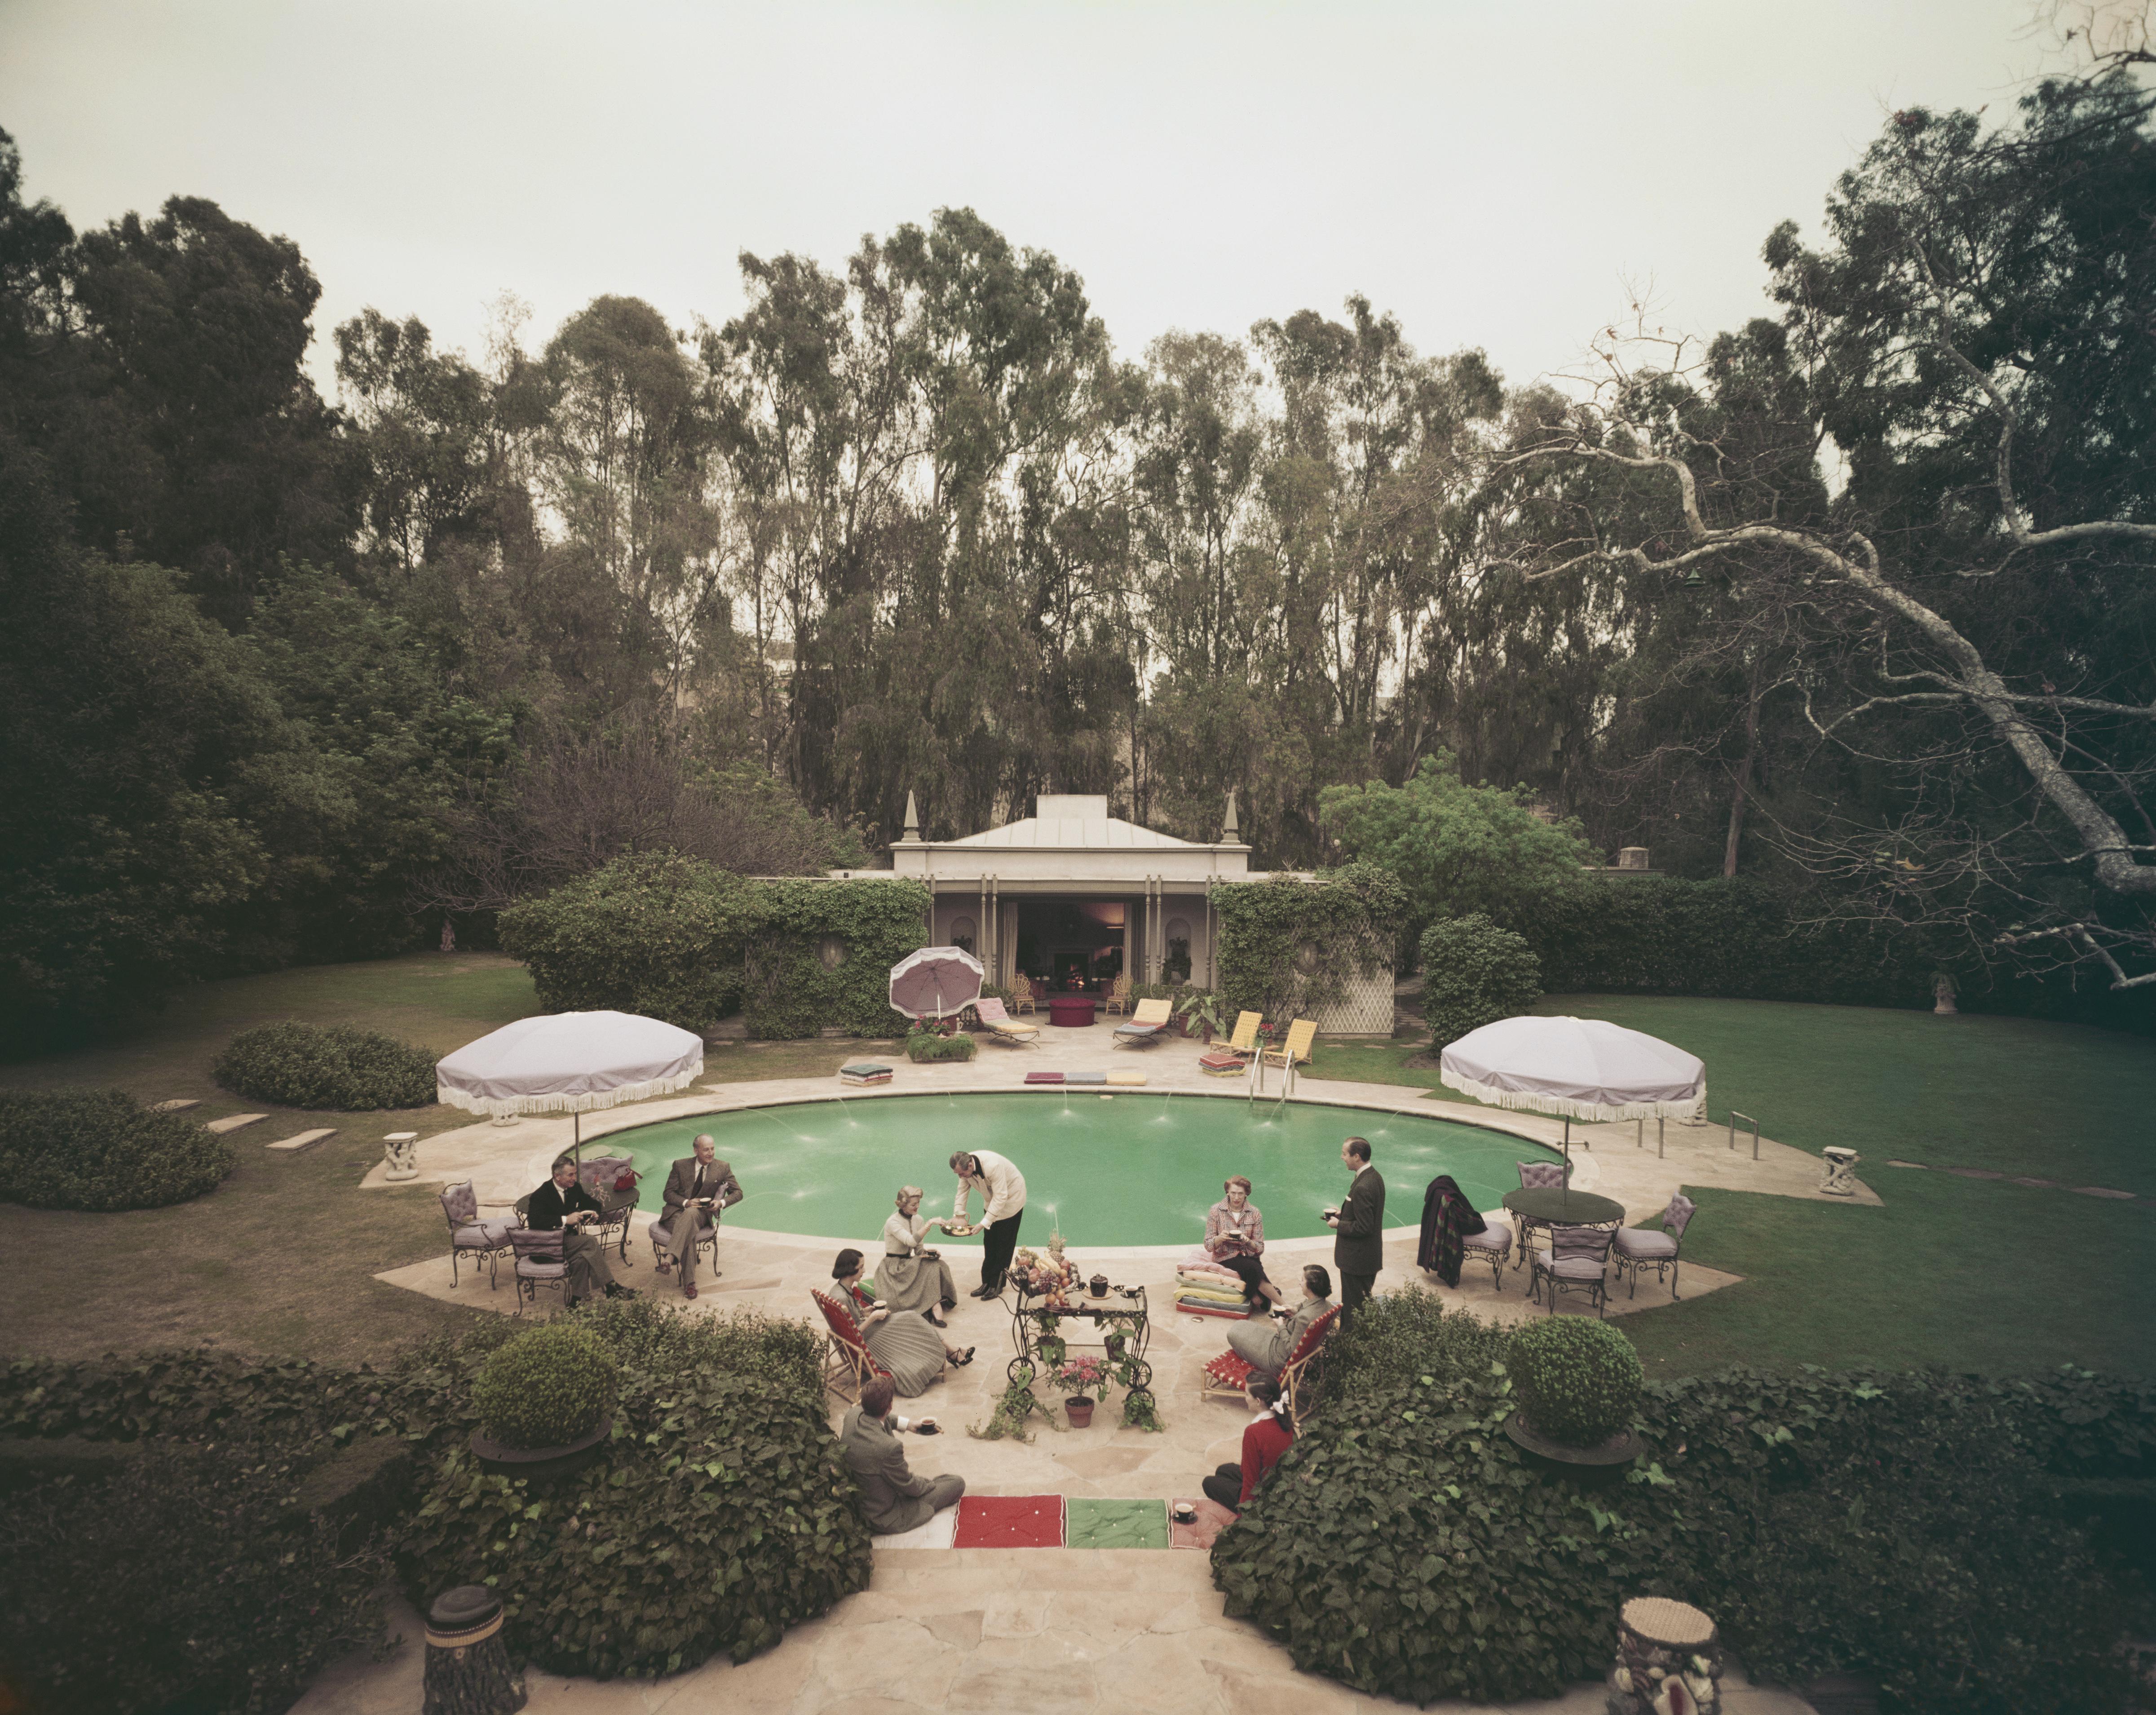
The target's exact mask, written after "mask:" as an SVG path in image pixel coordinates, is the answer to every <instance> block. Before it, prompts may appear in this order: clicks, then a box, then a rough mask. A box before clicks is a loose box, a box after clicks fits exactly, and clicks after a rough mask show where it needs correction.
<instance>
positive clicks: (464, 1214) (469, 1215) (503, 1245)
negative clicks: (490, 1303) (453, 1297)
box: [436, 1179, 519, 1291]
mask: <svg viewBox="0 0 2156 1715" xmlns="http://www.w3.org/2000/svg"><path fill="white" fill-rule="evenodd" d="M436 1200H437V1201H438V1202H439V1203H440V1204H441V1205H442V1218H443V1219H444V1220H446V1221H448V1222H449V1284H450V1285H451V1286H455V1285H456V1283H457V1259H458V1258H459V1257H460V1256H469V1257H470V1258H471V1260H472V1266H473V1267H475V1268H476V1267H478V1266H479V1265H480V1263H482V1262H483V1263H485V1265H486V1268H487V1288H488V1290H489V1291H492V1290H493V1289H494V1288H495V1287H497V1286H500V1284H501V1281H500V1266H501V1259H502V1258H503V1257H504V1256H513V1255H516V1252H515V1250H513V1249H512V1248H511V1245H510V1242H509V1235H510V1233H511V1230H513V1229H514V1228H516V1226H517V1225H519V1223H518V1222H516V1221H511V1220H503V1219H496V1218H492V1217H490V1218H488V1219H484V1220H482V1219H480V1212H479V1194H478V1193H477V1192H476V1191H475V1190H474V1189H472V1182H471V1181H470V1179H462V1180H459V1182H458V1183H457V1184H454V1185H452V1186H450V1187H449V1189H447V1190H446V1191H443V1192H441V1193H439V1194H438V1196H437V1199H436Z"/></svg>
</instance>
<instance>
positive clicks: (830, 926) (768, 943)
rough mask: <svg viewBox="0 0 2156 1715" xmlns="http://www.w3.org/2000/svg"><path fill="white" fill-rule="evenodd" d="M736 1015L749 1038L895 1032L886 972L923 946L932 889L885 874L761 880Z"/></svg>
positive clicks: (897, 1025)
mask: <svg viewBox="0 0 2156 1715" xmlns="http://www.w3.org/2000/svg"><path fill="white" fill-rule="evenodd" d="M756 898H757V910H758V911H759V912H760V914H761V916H760V918H759V929H758V932H757V934H756V935H754V936H753V937H751V939H750V941H749V943H748V957H747V994H746V997H745V998H744V999H743V1000H742V1014H743V1016H744V1017H745V1018H746V1019H747V1023H748V1030H749V1034H750V1035H752V1036H761V1037H765V1038H767V1039H772V1040H792V1039H798V1038H803V1037H808V1036H814V1035H817V1034H818V1033H819V1031H821V1030H824V1029H825V1028H826V1027H831V1026H835V1027H836V1028H837V1029H839V1030H844V1031H846V1032H848V1033H849V1034H850V1035H855V1036H891V1035H896V1034H897V1033H898V1031H899V1030H900V1029H901V1027H902V1026H903V1024H904V1023H905V1020H904V1019H903V1017H902V1016H901V1014H897V1013H895V1012H893V1011H892V1010H891V967H892V966H893V965H895V964H896V963H898V962H899V960H901V959H902V958H905V957H906V954H908V953H909V952H912V951H913V950H914V948H916V947H919V946H921V945H922V944H923V942H922V928H921V926H922V925H923V924H924V923H925V922H927V916H928V905H929V893H928V889H927V887H926V886H924V885H923V884H921V882H919V881H910V880H908V881H901V880H898V879H897V878H896V877H894V878H891V879H890V880H872V881H861V880H858V879H856V880H855V881H811V880H806V879H803V880H801V881H760V882H757V884H756Z"/></svg>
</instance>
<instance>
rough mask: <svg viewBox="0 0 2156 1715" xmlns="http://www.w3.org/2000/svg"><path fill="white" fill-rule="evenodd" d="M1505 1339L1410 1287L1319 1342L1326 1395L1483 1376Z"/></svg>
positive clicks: (1373, 1303)
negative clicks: (1422, 1378)
mask: <svg viewBox="0 0 2156 1715" xmlns="http://www.w3.org/2000/svg"><path fill="white" fill-rule="evenodd" d="M1509 1338H1510V1336H1509V1335H1508V1334H1507V1332H1506V1330H1504V1329H1503V1328H1501V1327H1498V1326H1497V1325H1496V1323H1494V1322H1485V1321H1484V1320H1483V1319H1482V1318H1481V1317H1479V1316H1477V1315H1476V1314H1475V1313H1474V1312H1472V1311H1471V1310H1457V1311H1452V1310H1447V1309H1446V1308H1445V1300H1444V1299H1443V1298H1441V1297H1439V1296H1438V1295H1437V1294H1436V1293H1435V1292H1431V1291H1424V1289H1423V1288H1422V1287H1421V1286H1416V1285H1412V1284H1410V1285H1409V1286H1407V1287H1406V1288H1404V1290H1403V1291H1397V1292H1386V1293H1383V1294H1381V1295H1380V1296H1378V1297H1374V1298H1373V1299H1371V1300H1370V1301H1369V1302H1368V1303H1367V1304H1365V1305H1363V1307H1362V1308H1361V1309H1359V1310H1358V1311H1357V1312H1355V1314H1354V1317H1353V1319H1352V1320H1351V1321H1349V1322H1347V1323H1346V1324H1344V1325H1340V1324H1336V1325H1335V1326H1334V1327H1333V1330H1332V1333H1331V1335H1330V1336H1328V1337H1327V1340H1326V1342H1325V1359H1324V1363H1323V1372H1322V1373H1323V1375H1324V1382H1325V1397H1326V1398H1327V1399H1347V1398H1348V1397H1349V1396H1351V1395H1353V1394H1369V1393H1375V1392H1378V1391H1380V1390H1382V1389H1386V1388H1399V1387H1406V1386H1408V1385H1409V1384H1412V1383H1413V1382H1414V1381H1415V1379H1417V1378H1418V1377H1420V1376H1425V1375H1429V1376H1435V1377H1436V1378H1438V1379H1440V1380H1445V1379H1453V1378H1457V1377H1460V1376H1470V1375H1487V1374H1489V1373H1490V1366H1491V1364H1492V1363H1498V1362H1501V1360H1502V1359H1503V1358H1504V1356H1505V1347H1506V1343H1507V1340H1508V1339H1509Z"/></svg>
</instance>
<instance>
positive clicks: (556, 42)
mask: <svg viewBox="0 0 2156 1715" xmlns="http://www.w3.org/2000/svg"><path fill="white" fill-rule="evenodd" d="M2030 16H2031V4H2030V0H1702V3H1690V0H1682V3H1680V0H1634V3H1613V0H1605V3H1596V4H1590V3H1584V0H1541V3H1537V4H1518V3H1512V0H1474V3H1464V0H1424V3H1420V4H1390V5H1387V4H1375V3H1371V4H1353V3H1348V0H1332V3H1316V0H1312V3H1299V4H1281V5H1262V4H1255V3H1249V0H1241V3H1224V4H1218V5H1212V4H1198V3H1178V0H1153V3H1150V4H1135V3H1134V4H1075V3H1038V4H1029V3H1024V0H999V3H997V0H983V3H979V4H957V3H945V4H936V3H929V0H914V3H908V0H883V3H875V4H855V5H843V4H794V3H773V0H764V3H762V4H759V5H754V6H747V5H739V6H737V5H728V4H717V3H703V4H683V5H678V6H677V5H658V4H636V3H630V0H605V3H599V0H588V3H583V4H567V3H547V0H514V3H500V4H480V3H457V0H428V3H424V4H408V3H401V0H365V3H345V4H341V5H335V6H331V5H296V4H285V5H279V4H269V3H266V0H254V3H228V4H222V5H218V4H204V3H186V4H182V3H178V0H139V3H134V4H120V3H109V0H0V126H5V127H6V128H7V129H8V130H9V131H12V132H13V133H14V135H15V136H16V139H17V141H18V143H19V144H20V145H21V147H22V150H23V157H24V167H25V172H26V177H27V179H28V193H29V194H30V195H31V196H32V197H33V198H34V197H38V196H46V197H50V198H53V199H54V200H55V201H56V202H58V203H59V204H60V205H61V206H62V207H63V208H64V209H65V210H66V211H67V213H68V215H69V218H72V219H73V220H74V223H75V224H76V225H77V226H78V227H81V226H85V225H90V224H95V223H101V222H103V221H105V220H108V219H110V218H114V217H115V216H117V215H119V214H121V213H124V212H126V211H127V210H129V209H141V210H144V211H148V210H151V209H153V208H155V207H156V206H157V204H158V203H161V202H162V200H163V199H164V198H166V197H167V196H170V195H172V194H175V193H186V194H192V195H198V196H206V197H209V198H213V199H215V200H216V201H217V202H218V203H222V204H223V207H224V208H225V209H226V210H227V211H228V213H232V214H234V215H235V216H237V217H238V218H241V219H244V220H247V221H250V222H252V223H254V224H255V225H257V226H259V227H262V228H266V229H268V230H269V231H272V232H276V233H282V234H286V235H288V236H290V238H292V239H295V240H296V241H297V242H298V244H300V248H301V249H302V250H303V251H305V254H306V256H307V259H308V260H309V261H310V262H311V264H313V266H314V270H315V272H316V275H318V276H319V277H320V279H321V283H322V288H323V295H322V302H321V308H320V309H319V311H317V312H316V324H315V326H316V367H317V370H318V372H321V374H322V376H323V377H324V378H325V379H326V378H327V364H326V361H323V360H322V358H321V352H322V349H323V347H324V344H325V343H326V337H327V335H328V333H329V331H330V330H331V327H333V326H335V325H336V323H337V322H338V321H341V320H343V319H344V318H345V317H346V316H350V315H352V314H353V313H354V312H355V311H357V310H358V309H359V308H361V307H362V306H364V305H369V304H372V305H373V306H377V307H378V308H380V309H381V310H382V311H385V312H388V313H389V314H392V315H395V316H405V315H412V314H416V315H418V316H420V317H422V318H423V320H424V321H426V322H427V323H428V325H429V326H430V327H432V328H433V329H434V333H435V336H436V338H437V340H438V341H439V342H440V343H442V344H444V345H448V346H462V347H465V348H466V349H467V350H468V351H469V352H471V353H472V354H473V355H474V356H477V355H478V353H479V351H480V346H481V342H482V332H481V331H482V328H483V326H484V322H485V305H486V304H487V302H488V301H489V300H491V299H493V298H494V297H495V295H497V294H499V293H500V292H501V291H502V290H505V289H506V290H511V291H513V292H515V293H516V295H518V296H520V297H521V298H522V299H524V300H526V301H527V302H528V303H529V304H530V305H531V307H532V310H533V312H534V315H533V326H532V331H533V333H534V334H535V335H536V336H540V337H543V336H544V335H545V334H546V332H547V331H550V330H551V329H552V327H553V326H555V324H556V323H557V322H558V321H560V320H561V319H562V317H563V316H566V315H567V314H569V313H570V312H572V311H574V310H576V309H577V308H578V307H579V306H582V305H583V303H585V302H586V301H587V300H589V299H590V298H592V297H593V296H594V295H597V294H598V293H601V292H621V293H630V294H634V295H640V296H643V297H645V298H648V299H649V300H651V301H652V302H653V303H654V304H656V305H657V306H659V307H660V309H661V310H662V311H665V313H666V314H667V316H669V317H670V318H672V319H673V320H675V321H676V322H677V323H679V324H681V325H686V324H687V323H688V322H689V321H690V320H691V319H692V318H693V317H694V316H697V315H699V314H701V315H703V316H706V317H709V318H711V320H713V321H719V320H723V319H724V318H725V317H726V316H728V315H730V314H731V313H732V312H734V311H736V310H737V308H739V306H740V305H741V302H742V295H741V287H740V280H739V275H738V271H737V267H736V263H735V259H736V257H737V254H738V253H739V252H741V251H742V250H744V249H747V250H751V251H754V252H756V253H758V254H775V253H778V252H781V251H787V250H793V251H797V252H801V253H803V254H808V255H810V256H813V257H814V258H816V259H818V260H819V261H821V262H822V263H824V264H826V265H827V266H830V267H834V268H836V267H838V266H839V265H840V264H842V263H843V262H844V259H845V257H846V255H847V254H848V253H849V252H850V249H851V248H852V247H853V245H854V244H855V242H856V240H857V239H859V237H860V234H862V233H864V232H875V233H879V234H881V233H886V232H888V231H890V230H891V228H893V227H894V226H896V225H897V224H899V223H901V222H903V221H908V220H914V221H926V220H927V218H929V216H930V215H931V214H932V212H933V211H934V210H935V209H937V208H939V207H946V206H960V205H970V206H971V207H973V208H975V209H977V210H978V211H979V212H980V213H981V214H982V215H983V216H984V217H985V218H987V219H988V220H989V221H990V222H991V223H993V224H994V225H995V226H997V227H998V228H1000V229H1001V230H1002V231H1003V232H1004V234H1006V236H1008V237H1009V239H1011V240H1012V242H1013V243H1014V244H1019V245H1025V246H1032V247H1035V248H1039V249H1047V250H1050V251H1052V252H1053V253H1054V254H1055V255H1056V256H1057V257H1058V258H1059V259H1060V260H1061V261H1062V262H1063V263H1064V264H1065V265H1067V266H1070V267H1072V268H1075V270H1077V271H1078V272H1079V273H1080V274H1081V275H1083V277H1084V279H1085V280H1086V286H1087V288H1088V290H1089V292H1090V295H1091V298H1092V300H1093V303H1094V305H1095V306H1096V309H1097V310H1098V311H1099V313H1100V314H1101V316H1103V317H1104V318H1105V320H1106V323H1107V326H1108V330H1109V332H1110V334H1111V336H1112V337H1113V338H1114V341H1115V342H1116V348H1117V350H1118V351H1119V352H1122V353H1123V354H1125V355H1127V356H1130V357H1137V356H1138V355H1139V354H1140V353H1141V352H1142V350H1143V348H1144V347H1145V345H1146V343H1147V341H1149V340H1151V339H1152V338H1153V337H1154V336H1156V335H1158V334H1159V333H1161V332H1162V331H1165V330H1167V329H1168V328H1171V327H1183V328H1191V329H1198V328H1209V329H1214V330H1219V331H1224V332H1229V333H1235V334H1240V333H1242V332H1243V331H1245V330H1246V329H1247V328H1248V327H1249V326H1250V323H1251V322H1252V321H1256V320H1258V319H1259V318H1260V317H1263V316H1287V315H1290V314H1291V313H1293V312H1294V311H1296V310H1299V309H1304V308H1316V309H1318V310H1322V311H1325V312H1326V313H1327V314H1331V315H1337V314H1338V313H1339V310H1340V304H1341V300H1342V298H1343V297H1345V296H1346V295H1347V294H1348V293H1350V292H1353V291H1358V290H1359V291H1362V292H1364V293H1366V294H1368V296H1369V297H1370V298H1371V299H1372V300H1373V302H1374V303H1375V304H1376V305H1377V306H1378V307H1379V308H1381V309H1387V310H1390V311H1394V312H1395V313H1396V314H1397V315H1398V316H1399V318H1400V320H1401V321H1402V323H1403V325H1404V326H1405V328H1406V331H1407V334H1408V336H1409V339H1410V340H1411V341H1413V342H1414V344H1415V345H1416V347H1418V348H1419V349H1421V350H1423V351H1424V352H1446V351H1451V350H1455V349H1456V348H1458V347H1463V346H1470V345H1479V346H1481V347H1484V348H1485V349H1486V350H1487V351H1488V352H1490V354H1491V357H1492V358H1493V359H1494V360H1495V361H1496V362H1497V363H1498V365H1499V366H1500V367H1501V368H1502V369H1503V371H1504V372H1505V373H1506V375H1507V377H1508V378H1509V379H1511V380H1513V381H1516V382H1524V381H1527V380H1529V379H1531V378H1532V377H1535V376H1536V375H1537V374H1541V373H1543V372H1549V371H1553V370H1559V369H1563V368H1564V367H1568V366H1569V365H1570V364H1572V363H1573V361H1574V360H1575V358H1576V357H1577V354H1578V352H1579V350H1580V348H1581V346H1582V344H1583V342H1584V340H1585V338H1586V337H1587V336H1588V335H1589V333H1591V332H1592V331H1593V330H1594V328H1595V326H1598V325H1599V323H1601V322H1604V321H1607V320H1609V318H1610V317H1611V316H1614V315H1616V314H1617V313H1619V311H1620V310H1621V309H1622V306H1623V305H1624V302H1625V295H1624V285H1623V282H1624V281H1625V280H1628V279H1629V280H1640V281H1646V280H1651V281H1652V283H1653V285H1654V286H1655V292H1656V295H1657V299H1658V302H1659V304H1660V306H1661V309H1662V310H1663V311H1665V312H1666V313H1665V317H1664V319H1666V321H1670V322H1671V323H1672V324H1675V325H1680V326H1684V327H1686V328H1688V329H1690V330H1691V331H1697V332H1702V333H1704V332H1712V331H1715V330H1717V329H1719V328H1722V327H1727V326H1733V325H1735V324H1737V323H1738V322H1740V321H1743V319H1744V318H1746V317H1747V316H1753V315H1756V314H1758V313H1761V311H1762V310H1763V299H1762V297H1761V295H1760V286H1761V282H1762V279H1763V273H1762V270H1761V268H1760V265H1759V262H1758V252H1759V246H1760V244H1761V242H1762V240H1763V239H1764V238H1765V236H1766V234H1767V232H1768V229H1769V228H1771V227H1772V226H1773V225H1774V223H1775V222H1777V221H1778V220H1780V219H1782V218H1785V217H1794V218H1796V219H1797V220H1799V222H1801V223H1804V226H1805V227H1806V228H1807V229H1808V230H1809V231H1811V232H1814V233H1816V232H1817V230H1818V223H1819V215H1820V208H1821V205H1822V203H1823V202H1824V199H1825V195H1826V193H1827V192H1828V190H1829V189H1830V187H1831V185H1832V183H1833V181H1834V179H1835V175H1836V174H1838V173H1839V172H1841V171H1842V170H1843V169H1844V168H1845V167H1848V166H1850V165H1851V163H1852V162H1854V161H1855V160H1856V157H1857V156H1858V154H1859V153H1860V152H1861V150H1862V149H1863V148H1864V146H1865V145H1866V143H1867V142H1868V141H1869V140H1870V139H1871V136H1873V135H1874V134H1875V133H1876V131H1877V130H1878V129H1879V126H1880V124H1881V120H1882V118H1883V117H1884V115H1885V113H1886V111H1887V110H1891V109H1892V108H1896V107H1901V106H1909V105H1932V106H1948V105H1968V106H1976V105H1983V104H1984V103H1987V102H1989V103H1991V104H1993V106H1994V113H1995V114H2001V115H2003V114H2004V113H2005V110H2007V108H2008V107H2009V106H2010V104H2011V101H2012V99H2013V96H2014V94H2015V90H2016V88H2017V87H2018V86H2019V85H2020V81H2021V80H2023V79H2024V78H2025V76H2026V75H2027V74H2029V73H2030V72H2031V71H2032V70H2035V69H2037V68H2038V67H2040V65H2041V64H2044V63H2045V61H2044V49H2045V44H2044V43H2043V42H2042V41H2041V40H2040V39H2037V38H2035V37H2034V36H2032V35H2030V33H2028V25H2029V21H2030Z"/></svg>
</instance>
